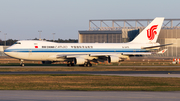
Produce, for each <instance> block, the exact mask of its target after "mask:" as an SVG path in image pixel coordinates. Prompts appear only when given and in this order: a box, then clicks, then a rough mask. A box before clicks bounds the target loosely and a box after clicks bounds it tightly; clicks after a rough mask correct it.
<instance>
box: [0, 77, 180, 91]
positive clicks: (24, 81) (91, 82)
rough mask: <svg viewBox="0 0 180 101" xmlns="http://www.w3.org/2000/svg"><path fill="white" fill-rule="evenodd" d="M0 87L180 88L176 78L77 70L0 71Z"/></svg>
mask: <svg viewBox="0 0 180 101" xmlns="http://www.w3.org/2000/svg"><path fill="white" fill-rule="evenodd" d="M0 90H80V91H180V78H155V77H120V76H98V75H80V74H58V75H56V74H53V75H0Z"/></svg>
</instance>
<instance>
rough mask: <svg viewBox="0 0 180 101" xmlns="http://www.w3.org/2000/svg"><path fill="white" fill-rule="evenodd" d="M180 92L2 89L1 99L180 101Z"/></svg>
mask: <svg viewBox="0 0 180 101" xmlns="http://www.w3.org/2000/svg"><path fill="white" fill-rule="evenodd" d="M179 95H180V92H145V91H142V92H141V91H88V92H87V91H12V90H4V91H0V101H180V96H179Z"/></svg>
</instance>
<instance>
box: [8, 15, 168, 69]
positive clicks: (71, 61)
mask: <svg viewBox="0 0 180 101" xmlns="http://www.w3.org/2000/svg"><path fill="white" fill-rule="evenodd" d="M163 21H164V18H162V17H157V18H155V19H154V20H153V21H152V22H151V23H150V24H149V25H148V26H147V27H146V28H145V29H144V30H143V31H142V32H141V33H140V34H139V35H138V36H137V37H135V38H134V39H133V40H132V41H131V42H128V43H55V42H47V41H35V40H22V41H17V42H16V43H15V44H14V45H12V46H10V47H9V48H7V49H6V50H4V53H5V54H6V55H8V56H10V57H13V58H17V59H19V60H20V65H21V66H24V60H38V61H42V63H47V62H48V61H49V63H53V62H58V61H65V62H67V65H68V66H74V65H82V66H92V64H91V62H96V63H98V62H99V61H108V62H109V63H111V62H112V63H113V62H120V61H123V60H124V59H126V58H129V57H130V56H143V55H151V54H154V52H152V51H153V50H157V49H159V48H160V47H162V46H166V45H170V44H165V45H160V44H159V43H156V41H157V38H158V35H159V32H160V30H161V26H162V23H163ZM165 51H166V49H165V50H162V51H160V52H157V53H156V54H161V53H164V52H165Z"/></svg>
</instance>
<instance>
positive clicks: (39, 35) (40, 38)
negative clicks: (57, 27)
mask: <svg viewBox="0 0 180 101" xmlns="http://www.w3.org/2000/svg"><path fill="white" fill-rule="evenodd" d="M38 32H39V40H41V32H42V31H41V30H39V31H38Z"/></svg>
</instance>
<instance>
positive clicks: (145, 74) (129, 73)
mask: <svg viewBox="0 0 180 101" xmlns="http://www.w3.org/2000/svg"><path fill="white" fill-rule="evenodd" d="M0 74H90V75H111V76H136V77H178V78H180V71H29V72H25V71H22V72H0Z"/></svg>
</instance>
